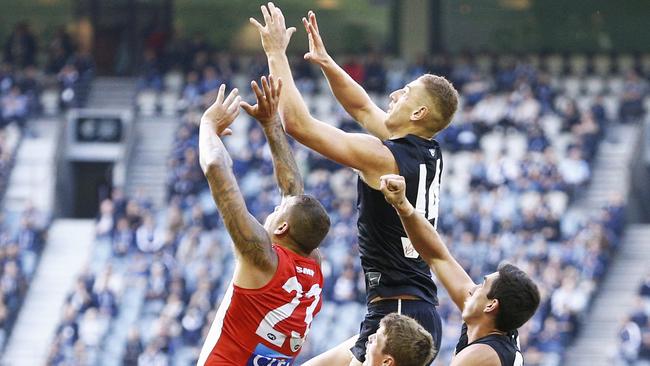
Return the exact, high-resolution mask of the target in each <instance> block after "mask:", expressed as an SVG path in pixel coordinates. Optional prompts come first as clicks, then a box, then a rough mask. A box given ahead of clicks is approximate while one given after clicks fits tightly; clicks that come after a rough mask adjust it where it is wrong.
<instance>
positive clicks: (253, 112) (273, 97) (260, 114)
mask: <svg viewBox="0 0 650 366" xmlns="http://www.w3.org/2000/svg"><path fill="white" fill-rule="evenodd" d="M261 84H262V89H260V87H259V86H258V85H257V83H256V82H255V80H253V81H251V88H252V89H253V92H254V93H255V98H257V104H255V105H250V104H248V103H246V102H243V101H242V102H241V103H240V105H241V107H242V108H243V109H244V110H245V111H246V113H248V114H249V115H250V116H251V117H253V118H255V119H256V120H258V121H259V122H260V124H261V125H262V127H267V126H268V125H270V124H272V123H273V122H278V123H279V122H280V118H279V116H278V104H279V103H280V91H281V90H282V80H281V79H278V81H277V83H276V82H275V79H274V78H273V75H269V79H268V82H267V79H266V77H264V76H262V79H261Z"/></svg>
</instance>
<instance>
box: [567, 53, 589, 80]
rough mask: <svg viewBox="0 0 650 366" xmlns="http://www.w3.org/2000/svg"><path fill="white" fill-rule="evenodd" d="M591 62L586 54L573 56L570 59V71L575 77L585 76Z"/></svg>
mask: <svg viewBox="0 0 650 366" xmlns="http://www.w3.org/2000/svg"><path fill="white" fill-rule="evenodd" d="M588 67H589V61H588V59H587V56H585V55H584V54H580V53H578V54H573V55H571V56H570V57H569V69H570V70H571V74H573V75H575V76H584V75H585V74H586V73H587V68H588Z"/></svg>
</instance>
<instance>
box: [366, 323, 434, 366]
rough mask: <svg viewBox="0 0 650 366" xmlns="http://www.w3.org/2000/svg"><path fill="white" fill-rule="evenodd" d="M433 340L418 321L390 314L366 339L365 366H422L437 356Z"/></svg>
mask: <svg viewBox="0 0 650 366" xmlns="http://www.w3.org/2000/svg"><path fill="white" fill-rule="evenodd" d="M436 353H437V351H436V350H435V349H434V346H433V337H431V334H429V332H427V331H426V329H424V328H423V327H422V326H421V325H420V324H419V323H418V322H416V321H415V320H414V319H412V318H409V317H408V316H405V315H399V314H397V313H392V314H388V315H386V316H385V317H384V318H383V319H382V320H381V322H380V323H379V329H377V333H375V334H373V335H371V336H370V337H368V343H367V345H366V361H365V362H364V363H363V364H364V366H424V365H428V364H429V362H431V360H432V359H433V357H434V356H435V355H436Z"/></svg>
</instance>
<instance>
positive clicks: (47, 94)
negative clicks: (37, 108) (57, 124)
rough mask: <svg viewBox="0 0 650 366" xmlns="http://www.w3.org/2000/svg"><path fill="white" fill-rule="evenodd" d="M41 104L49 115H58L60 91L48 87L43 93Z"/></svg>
mask: <svg viewBox="0 0 650 366" xmlns="http://www.w3.org/2000/svg"><path fill="white" fill-rule="evenodd" d="M41 106H42V107H43V113H44V114H45V115H47V116H56V115H57V114H58V113H59V91H58V90H56V89H46V90H44V91H43V93H41Z"/></svg>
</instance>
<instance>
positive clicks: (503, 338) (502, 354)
mask: <svg viewBox="0 0 650 366" xmlns="http://www.w3.org/2000/svg"><path fill="white" fill-rule="evenodd" d="M518 337H519V333H518V332H517V331H516V330H515V331H512V332H510V333H508V334H504V335H501V334H490V335H487V336H485V337H483V338H479V339H477V340H475V341H474V342H472V343H468V338H467V324H465V323H463V327H462V329H461V332H460V338H459V339H458V343H457V344H456V354H459V353H460V352H461V351H462V350H464V349H465V348H467V347H469V346H471V345H473V344H485V345H487V346H490V347H491V348H492V349H493V350H494V352H496V353H497V355H498V356H499V360H500V361H501V366H522V365H523V364H524V358H523V356H522V355H521V352H520V351H519V338H518Z"/></svg>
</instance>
